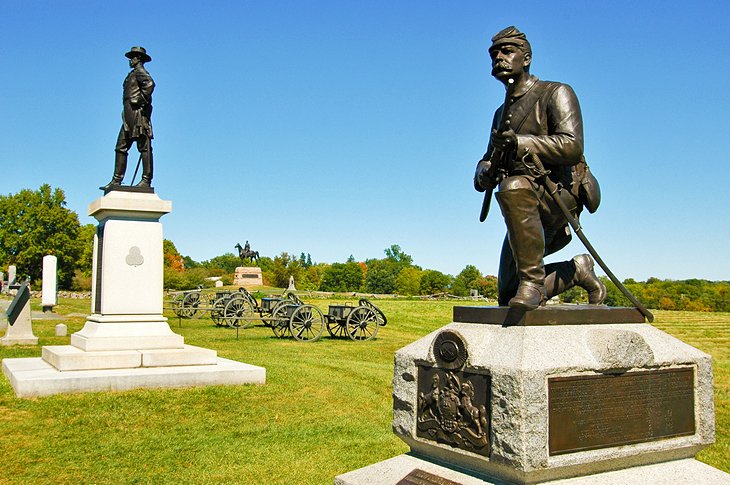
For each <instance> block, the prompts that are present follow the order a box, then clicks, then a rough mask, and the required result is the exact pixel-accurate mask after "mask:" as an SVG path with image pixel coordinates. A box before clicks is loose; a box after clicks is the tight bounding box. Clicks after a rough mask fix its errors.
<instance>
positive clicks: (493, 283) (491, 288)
mask: <svg viewBox="0 0 730 485" xmlns="http://www.w3.org/2000/svg"><path fill="white" fill-rule="evenodd" d="M474 285H475V288H476V289H477V291H479V294H480V295H482V296H484V297H486V298H489V299H490V300H496V299H497V295H498V291H497V277H496V276H492V275H487V276H483V277H481V278H478V279H477V280H476V281H475V282H474Z"/></svg>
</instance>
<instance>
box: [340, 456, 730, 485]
mask: <svg viewBox="0 0 730 485" xmlns="http://www.w3.org/2000/svg"><path fill="white" fill-rule="evenodd" d="M548 483H549V484H550V485H617V484H621V485H649V484H651V485H677V484H679V483H697V484H700V483H712V484H714V485H728V484H730V475H728V474H727V473H725V472H723V471H720V470H718V469H717V468H713V467H711V466H710V465H706V464H704V463H702V462H700V461H697V460H693V459H684V460H674V461H668V462H664V463H655V464H653V465H643V466H636V467H632V468H625V469H623V470H614V471H611V472H604V473H598V474H595V475H589V476H584V477H577V478H568V479H563V480H553V481H551V482H548ZM395 484H403V485H416V484H419V485H427V484H438V485H506V482H503V481H501V480H497V479H494V478H489V477H487V476H483V475H481V476H480V475H478V474H475V473H473V472H468V471H466V470H463V469H462V470H459V469H455V468H452V467H446V466H443V465H439V464H438V463H435V462H433V461H428V460H425V459H422V458H419V457H417V456H415V455H412V454H403V455H399V456H396V457H394V458H391V459H389V460H385V461H381V462H380V463H376V464H374V465H370V466H366V467H364V468H360V469H359V470H354V471H351V472H348V473H345V474H344V475H339V476H337V477H335V485H395Z"/></svg>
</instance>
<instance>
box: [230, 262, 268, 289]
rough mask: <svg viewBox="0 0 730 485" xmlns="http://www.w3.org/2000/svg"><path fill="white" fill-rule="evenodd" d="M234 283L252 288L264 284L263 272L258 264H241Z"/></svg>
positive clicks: (234, 276)
mask: <svg viewBox="0 0 730 485" xmlns="http://www.w3.org/2000/svg"><path fill="white" fill-rule="evenodd" d="M233 284H234V285H236V286H243V287H245V288H251V287H254V286H261V285H263V284H264V277H263V273H262V272H261V268H259V267H258V266H239V267H237V268H236V272H235V273H234V275H233Z"/></svg>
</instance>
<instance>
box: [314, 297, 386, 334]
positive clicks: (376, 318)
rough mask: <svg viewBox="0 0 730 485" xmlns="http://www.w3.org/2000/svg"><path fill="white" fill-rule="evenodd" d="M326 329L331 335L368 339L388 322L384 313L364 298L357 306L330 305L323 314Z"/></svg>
mask: <svg viewBox="0 0 730 485" xmlns="http://www.w3.org/2000/svg"><path fill="white" fill-rule="evenodd" d="M325 318H326V320H327V331H328V332H329V334H330V335H331V336H332V337H349V338H350V339H352V340H370V339H373V338H375V336H376V335H377V334H378V329H379V328H380V327H383V326H385V325H386V324H387V323H388V319H387V318H385V314H384V313H383V312H382V311H381V310H380V308H378V307H377V306H375V305H374V304H373V303H371V302H370V301H369V300H368V299H366V298H361V299H360V301H359V302H358V306H352V305H330V306H329V312H328V313H327V315H325Z"/></svg>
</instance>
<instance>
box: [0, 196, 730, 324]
mask: <svg viewBox="0 0 730 485" xmlns="http://www.w3.org/2000/svg"><path fill="white" fill-rule="evenodd" d="M95 231H96V228H95V226H94V225H93V224H86V225H81V224H80V223H79V218H78V215H77V214H76V213H75V212H74V211H72V210H70V209H68V208H67V207H66V200H65V194H64V192H63V190H61V189H60V188H55V189H54V188H52V187H51V186H50V185H48V184H44V185H41V186H40V187H39V188H38V190H30V189H23V190H21V191H20V192H18V193H17V194H9V195H6V196H2V195H0V269H2V270H3V271H6V270H7V267H8V266H9V265H13V264H14V265H16V266H17V270H18V275H19V276H23V277H25V276H27V277H30V278H31V280H32V282H33V284H34V286H35V285H37V284H38V283H39V282H40V278H41V276H42V268H43V263H42V259H43V256H45V255H47V254H53V255H55V256H56V257H57V258H58V283H59V287H60V288H62V289H72V290H73V289H75V290H88V289H90V288H91V266H92V253H93V240H94V234H95ZM163 252H164V264H165V270H164V278H165V288H169V289H178V290H184V289H192V288H195V287H197V286H198V285H203V286H212V285H213V282H212V281H211V280H209V279H207V278H211V277H220V278H221V279H222V280H223V282H224V284H232V283H233V274H234V272H235V270H236V267H238V266H241V264H242V263H241V260H240V259H239V257H238V256H237V255H234V254H233V253H225V254H222V255H220V256H216V257H214V258H211V259H209V260H206V261H201V262H198V261H195V260H193V259H192V258H190V257H189V256H184V255H181V254H180V253H179V251H178V250H177V248H176V247H175V244H174V243H173V242H172V241H169V240H165V241H164V244H163ZM384 256H385V257H383V258H372V259H366V260H365V261H356V260H355V258H354V257H352V256H350V257H349V258H348V259H347V261H345V262H342V263H340V262H335V263H316V262H313V261H312V256H311V255H310V254H309V253H305V252H300V253H299V255H298V256H297V255H296V252H295V253H291V254H290V253H288V252H282V253H281V254H279V255H278V256H274V257H273V258H272V257H268V256H262V257H261V258H260V259H259V261H258V263H257V264H258V266H259V267H261V270H262V273H263V277H264V283H265V284H267V285H269V286H274V287H283V288H285V287H287V286H288V284H289V278H290V277H294V281H295V284H296V286H297V288H298V289H302V290H320V291H328V292H364V293H377V294H399V295H432V294H436V293H450V294H453V295H456V296H468V295H469V294H470V292H471V290H476V291H477V292H478V293H479V295H481V296H484V297H487V298H489V299H496V298H497V278H496V277H495V276H491V275H484V274H482V273H481V272H480V271H479V269H478V268H477V267H476V266H473V265H467V266H466V267H465V268H464V269H463V270H462V271H461V272H460V273H459V274H458V275H456V276H452V275H448V274H444V273H442V272H440V271H437V270H433V269H424V268H422V267H420V266H418V265H416V264H414V262H413V257H412V256H411V255H409V254H407V253H406V252H404V251H403V250H402V249H401V247H400V246H399V245H397V244H393V245H391V246H390V247H388V248H386V249H385V250H384ZM248 264H249V265H253V264H252V263H248ZM602 279H603V281H604V283H606V286H607V290H608V296H607V298H606V304H608V305H610V306H630V305H631V304H630V302H629V301H628V300H627V299H626V298H625V297H624V296H623V295H622V294H621V293H620V291H619V290H618V289H617V288H616V287H615V286H614V285H613V284H612V283H611V282H610V281H608V279H607V278H605V277H604V278H602ZM623 283H624V285H625V286H626V287H627V288H628V289H629V291H631V292H632V293H633V294H634V295H635V296H636V297H637V298H638V299H639V301H641V302H642V303H643V304H644V305H646V306H647V307H648V308H655V309H661V310H686V311H704V312H708V311H718V312H730V281H707V280H700V279H689V280H679V281H677V280H661V279H658V278H649V279H648V280H647V281H645V282H637V281H635V280H633V279H630V278H629V279H627V280H625V281H624V282H623ZM561 300H562V301H563V302H566V303H581V302H586V301H587V295H586V294H585V292H584V291H583V290H582V289H580V288H577V287H576V288H573V289H571V290H570V291H568V292H566V293H564V294H563V295H561Z"/></svg>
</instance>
